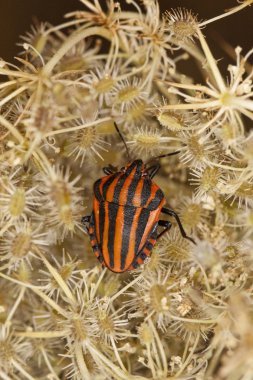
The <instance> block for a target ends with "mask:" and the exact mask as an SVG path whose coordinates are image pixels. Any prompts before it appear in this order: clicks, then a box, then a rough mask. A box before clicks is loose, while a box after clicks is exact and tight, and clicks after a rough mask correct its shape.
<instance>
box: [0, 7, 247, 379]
mask: <svg viewBox="0 0 253 380" xmlns="http://www.w3.org/2000/svg"><path fill="white" fill-rule="evenodd" d="M126 2H127V3H128V4H129V8H130V9H128V10H127V9H125V6H124V4H123V3H122V5H120V4H119V3H118V2H117V1H115V0H108V1H106V2H103V1H99V0H81V4H80V9H79V10H76V11H73V12H71V13H69V14H68V15H67V20H65V21H64V22H63V23H61V24H59V25H56V26H53V25H49V24H48V23H43V24H38V23H36V25H35V26H34V27H32V29H31V31H30V32H28V33H27V34H26V35H25V36H24V37H23V38H22V40H23V43H22V45H21V50H22V51H21V56H18V58H17V60H16V64H12V63H7V62H5V61H3V60H1V61H0V76H1V83H0V107H1V115H0V378H1V379H3V380H12V379H13V380H20V379H29V380H32V379H35V378H36V379H37V378H38V377H40V378H43V379H44V378H45V379H46V378H47V379H63V378H64V379H65V378H66V379H70V380H83V379H85V380H93V379H94V380H111V379H117V380H144V379H152V380H158V379H159V380H165V379H198V380H202V379H210V380H211V379H216V378H219V380H223V379H224V380H225V379H227V378H230V377H231V376H232V377H233V380H241V379H242V378H243V379H244V380H246V379H247V380H251V377H252V333H251V330H252V329H251V325H252V323H251V321H252V301H253V297H252V281H251V280H252V263H253V255H252V251H253V245H252V236H253V211H252V206H253V196H252V195H253V193H252V179H253V153H252V136H253V134H252V130H251V122H252V120H253V84H252V83H253V82H252V50H250V51H249V52H248V53H247V52H245V53H244V50H242V48H240V47H237V48H235V49H233V48H232V46H230V45H231V44H230V42H231V41H229V40H228V41H226V43H223V42H222V46H224V47H225V49H226V51H227V52H228V53H229V57H230V58H228V59H227V58H226V57H225V56H224V57H222V58H223V63H224V62H226V59H227V60H228V75H229V78H227V77H226V75H225V74H224V73H223V71H222V70H221V69H220V67H219V66H220V63H219V61H217V60H216V59H215V57H214V55H213V53H212V50H211V48H210V47H209V45H208V39H207V38H205V36H204V33H205V32H206V30H207V29H208V27H209V26H208V25H209V23H212V22H215V21H216V20H220V21H219V22H222V21H221V19H222V18H224V17H228V16H231V17H233V14H234V13H236V12H239V11H240V10H243V9H245V8H247V10H248V13H250V12H252V7H249V5H252V4H253V0H246V1H240V2H238V4H236V2H235V4H234V7H233V8H231V9H228V10H226V11H224V12H223V13H222V14H220V15H217V16H215V17H213V18H212V19H207V20H205V21H201V22H200V21H198V19H197V17H196V16H195V14H194V13H193V11H191V10H190V9H189V10H186V9H184V8H177V9H174V10H173V9H172V10H170V9H168V11H167V12H166V13H165V14H164V15H161V12H160V8H159V1H158V0H141V1H137V0H127V1H126ZM179 5H180V4H179ZM245 14H246V13H245V12H244V13H242V15H241V17H245ZM200 17H201V15H200ZM238 17H239V15H238ZM240 22H241V24H243V22H244V20H243V19H242V18H241V19H240ZM203 27H205V29H204V28H203ZM192 60H194V65H195V67H196V70H195V72H194V77H191V76H190V75H189V73H190V72H191V63H192ZM182 61H183V64H182ZM195 63H197V65H196V64H195ZM197 70H199V71H197ZM115 122H116V123H117V125H118V127H119V130H120V132H121V133H122V135H123V137H124V139H125V141H126V144H127V146H128V147H129V151H130V156H131V160H134V159H135V158H140V159H142V160H143V161H144V162H149V163H150V165H149V164H148V165H149V166H148V167H151V169H152V166H153V165H156V164H158V163H160V164H161V170H160V172H159V174H158V173H157V174H158V175H157V177H156V179H155V181H156V183H157V184H158V185H159V187H160V188H161V189H162V191H163V192H164V193H165V195H166V200H167V203H168V206H169V207H172V208H173V209H174V210H175V211H176V212H177V213H178V214H179V216H180V219H181V220H182V224H183V227H184V229H185V230H186V231H187V233H189V234H190V235H191V236H192V237H193V238H194V240H195V242H196V244H195V245H194V244H192V243H191V242H189V241H188V240H185V239H184V238H183V237H182V236H181V234H180V230H179V228H178V226H177V225H176V224H175V221H174V220H173V218H172V219H170V216H169V215H168V216H167V215H166V216H164V222H165V221H168V220H170V221H171V223H172V227H171V229H170V231H167V233H166V234H164V235H163V236H162V237H161V239H158V241H157V242H156V244H155V246H154V249H153V250H152V255H151V256H150V257H148V258H147V259H146V260H145V262H144V264H143V265H141V266H140V267H139V268H138V269H136V270H134V271H132V272H125V273H123V274H121V275H116V274H115V273H112V272H109V271H108V270H107V269H106V268H102V267H101V265H100V263H99V262H98V261H97V260H96V257H95V256H94V254H93V252H92V248H91V246H90V244H89V239H88V236H87V235H86V232H87V231H86V228H85V226H83V225H82V224H81V218H82V216H84V215H89V214H90V210H91V207H92V206H91V199H92V196H93V194H92V184H93V183H94V182H95V181H96V180H97V179H98V178H101V176H102V170H101V169H102V167H104V166H108V168H107V171H106V172H107V173H108V170H109V172H110V170H111V171H114V170H116V168H120V167H121V165H122V163H123V161H124V162H125V161H126V150H125V149H124V150H123V144H122V141H121V142H120V139H119V136H118V134H116V133H115V128H114V123H115ZM121 148H122V150H121ZM171 152H179V154H178V155H176V156H174V157H173V158H172V157H171V158H168V159H167V158H166V159H164V160H162V159H161V160H160V162H158V160H157V161H156V160H155V159H154V158H155V157H157V156H158V155H162V154H166V153H171ZM152 159H154V162H151V160H152ZM109 165H110V166H109ZM112 178H113V177H112ZM84 204H85V205H86V206H87V209H86V210H85V207H84ZM129 207H130V206H129ZM98 211H99V210H98ZM99 212H100V211H99ZM126 215H127V214H126ZM161 218H162V217H161ZM167 218H168V219H167ZM109 219H110V218H108V219H107V220H109ZM162 219H163V218H162ZM109 222H110V220H109ZM136 223H137V224H138V223H140V220H136ZM164 224H165V223H164ZM98 227H99V226H98ZM109 229H110V225H109ZM162 229H163V226H161V225H159V226H158V233H160V232H162ZM100 233H101V235H102V233H103V231H102V230H101V231H100ZM114 243H115V242H114ZM109 244H112V242H110V243H109ZM133 244H134V242H133ZM32 354H33V355H32Z"/></svg>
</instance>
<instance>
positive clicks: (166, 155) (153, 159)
mask: <svg viewBox="0 0 253 380" xmlns="http://www.w3.org/2000/svg"><path fill="white" fill-rule="evenodd" d="M178 153H180V151H179V150H176V151H175V152H172V153H166V154H161V155H160V156H156V157H153V158H151V159H150V160H148V162H146V165H147V164H149V163H150V162H152V161H155V160H157V159H158V158H163V157H168V156H174V155H175V154H178Z"/></svg>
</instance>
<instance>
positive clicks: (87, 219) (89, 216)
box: [81, 215, 91, 232]
mask: <svg viewBox="0 0 253 380" xmlns="http://www.w3.org/2000/svg"><path fill="white" fill-rule="evenodd" d="M90 218H91V215H86V216H83V217H82V219H81V223H82V225H83V226H84V227H85V229H86V231H87V232H89V228H88V226H87V224H88V223H90Z"/></svg>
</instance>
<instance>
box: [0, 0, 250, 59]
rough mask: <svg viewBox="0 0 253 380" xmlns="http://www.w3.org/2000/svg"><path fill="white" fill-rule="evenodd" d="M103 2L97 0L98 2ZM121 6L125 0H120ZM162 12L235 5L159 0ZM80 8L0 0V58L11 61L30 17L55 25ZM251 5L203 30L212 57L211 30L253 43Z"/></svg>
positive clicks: (46, 0) (52, 0) (58, 0)
mask: <svg viewBox="0 0 253 380" xmlns="http://www.w3.org/2000/svg"><path fill="white" fill-rule="evenodd" d="M105 2H106V1H105V0H101V4H104V3H105ZM120 3H121V4H122V6H125V5H124V4H125V0H121V1H120ZM159 4H160V7H161V10H162V11H165V10H166V9H170V8H176V7H185V8H188V9H192V11H193V12H194V13H197V14H198V15H199V19H200V20H204V19H207V18H210V17H213V16H215V15H218V14H220V13H222V12H223V10H224V9H227V8H231V7H233V6H235V5H236V0H212V1H211V0H210V1H208V0H160V1H159ZM77 9H79V10H80V9H83V5H82V4H81V3H80V2H79V1H78V0H0V57H2V58H3V59H5V60H8V61H13V57H14V56H15V55H16V54H17V53H18V51H19V49H20V48H19V47H18V46H17V45H16V44H17V42H19V41H20V39H19V36H20V35H23V34H25V32H26V31H29V30H30V25H31V24H32V21H33V19H34V18H37V19H38V20H41V21H49V22H50V23H52V24H56V23H59V22H62V21H63V15H64V14H65V13H67V12H70V11H73V10H77ZM252 25H253V6H252V7H249V8H247V9H245V10H243V11H242V12H240V13H237V14H235V15H233V16H231V17H228V18H225V19H223V20H220V21H217V22H215V23H214V24H211V25H209V26H208V27H207V28H206V29H205V34H206V35H207V36H208V38H209V43H210V44H211V46H212V48H213V49H214V50H215V55H216V58H222V57H223V56H224V55H225V54H224V52H223V51H222V49H220V47H219V44H217V41H215V38H214V33H216V34H217V33H218V35H220V36H222V37H223V38H224V39H225V40H226V41H228V42H229V43H230V44H231V45H233V46H237V45H240V46H242V47H243V48H245V49H246V50H249V49H250V48H252V46H253V41H252V34H253V33H252V30H253V28H252Z"/></svg>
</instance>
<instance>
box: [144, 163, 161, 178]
mask: <svg viewBox="0 0 253 380" xmlns="http://www.w3.org/2000/svg"><path fill="white" fill-rule="evenodd" d="M160 168H161V165H160V164H156V165H153V166H150V167H149V168H147V172H148V175H149V177H150V178H151V179H152V178H154V176H155V175H156V174H157V173H158V171H159V170H160Z"/></svg>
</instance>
